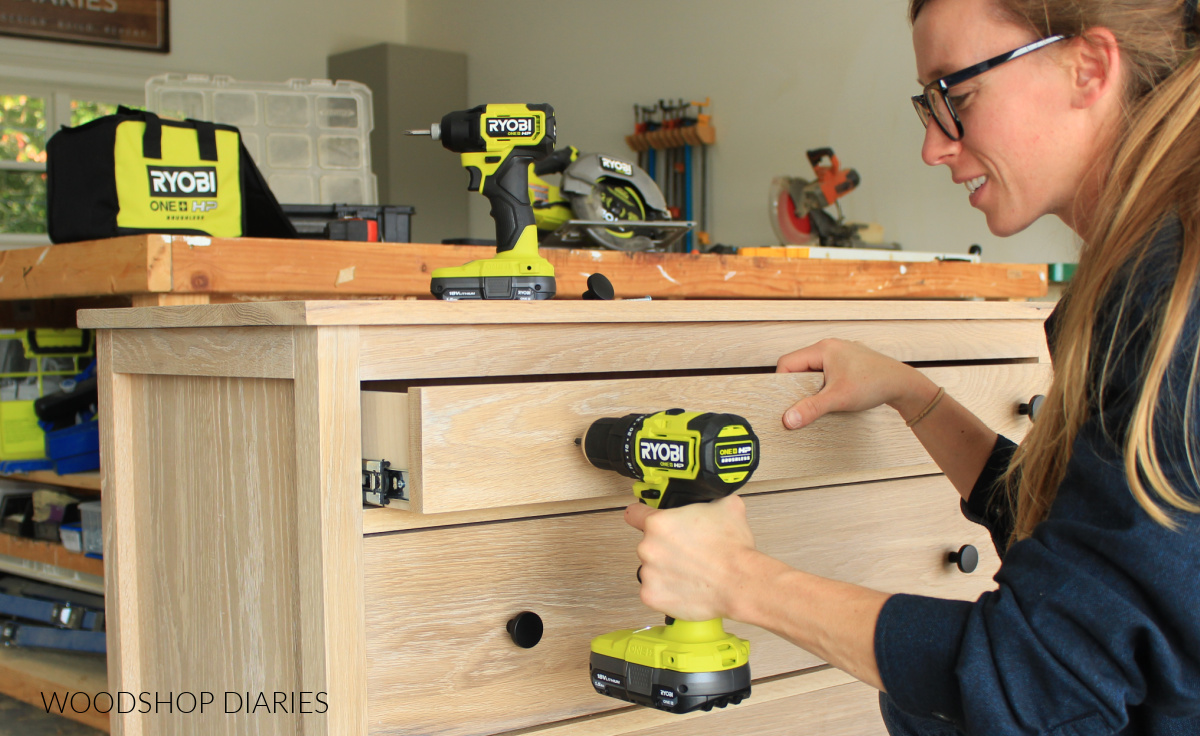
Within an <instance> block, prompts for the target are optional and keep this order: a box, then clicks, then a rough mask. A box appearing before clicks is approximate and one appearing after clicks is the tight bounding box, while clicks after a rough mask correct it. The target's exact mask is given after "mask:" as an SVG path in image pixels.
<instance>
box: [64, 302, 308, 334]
mask: <svg viewBox="0 0 1200 736" xmlns="http://www.w3.org/2000/svg"><path fill="white" fill-rule="evenodd" d="M77 320H78V324H79V326H80V327H83V328H87V329H102V328H118V329H123V328H150V327H244V326H250V325H300V324H304V303H303V302H271V303H258V302H255V303H247V304H197V305H191V306H169V307H142V308H138V309H134V308H127V309H81V310H79V313H78V314H77Z"/></svg>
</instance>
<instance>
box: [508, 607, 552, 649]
mask: <svg viewBox="0 0 1200 736" xmlns="http://www.w3.org/2000/svg"><path fill="white" fill-rule="evenodd" d="M543 631H544V627H543V626H542V617H541V616H539V615H537V614H536V613H534V612H533V611H522V612H520V613H518V614H517V615H516V616H513V617H512V618H511V619H509V621H508V635H509V636H511V637H512V640H513V644H516V645H517V646H519V647H521V648H522V649H531V648H533V647H535V646H537V643H538V642H539V641H541V640H542V632H543Z"/></svg>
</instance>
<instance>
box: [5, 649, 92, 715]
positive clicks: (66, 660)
mask: <svg viewBox="0 0 1200 736" xmlns="http://www.w3.org/2000/svg"><path fill="white" fill-rule="evenodd" d="M107 669H108V664H107V661H106V658H105V657H104V656H103V655H97V654H73V653H70V652H54V651H46V650H37V651H35V650H30V649H18V648H15V647H0V692H3V693H4V694H5V695H8V696H9V697H11V698H16V699H17V700H20V701H23V702H26V703H29V704H30V705H34V706H37V707H38V708H45V707H46V706H45V704H44V703H43V701H42V696H43V694H45V697H46V698H47V700H49V697H50V693H55V692H57V693H59V695H60V697H62V695H63V694H65V693H76V692H82V693H86V694H87V695H88V696H89V697H93V696H95V694H96V693H101V692H108V673H107ZM76 702H77V704H78V705H79V707H80V709H81V710H82V708H83V698H82V696H80V697H79V698H78V700H77V701H76ZM101 708H102V709H104V708H107V700H106V699H105V698H103V697H102V698H101ZM54 712H55V713H56V714H57V713H58V708H55V709H54ZM62 716H63V717H64V718H70V719H71V720H73V721H78V722H79V723H83V724H86V725H88V726H91V727H92V728H97V729H100V730H101V731H108V730H109V725H108V716H107V715H104V714H100V713H97V712H96V711H95V710H92V709H88V710H87V711H86V712H84V713H75V712H74V711H73V710H72V709H71V708H70V707H69V706H68V707H66V708H64V709H63V712H62Z"/></svg>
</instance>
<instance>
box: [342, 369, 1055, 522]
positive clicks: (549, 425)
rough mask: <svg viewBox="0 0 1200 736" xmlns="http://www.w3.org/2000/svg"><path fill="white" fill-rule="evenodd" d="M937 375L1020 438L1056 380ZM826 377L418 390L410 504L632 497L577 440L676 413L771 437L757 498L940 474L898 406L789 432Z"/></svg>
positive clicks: (980, 372)
mask: <svg viewBox="0 0 1200 736" xmlns="http://www.w3.org/2000/svg"><path fill="white" fill-rule="evenodd" d="M925 372H926V373H927V374H928V375H929V376H930V377H931V378H932V379H933V380H934V381H935V382H937V383H938V384H939V385H942V386H945V388H946V391H947V392H948V393H950V394H951V395H953V396H954V397H955V398H956V399H958V400H959V401H961V402H962V403H963V404H964V405H966V406H967V407H968V408H969V409H971V410H972V411H973V412H975V413H976V414H977V415H978V416H979V417H980V418H981V419H982V420H983V421H984V423H986V424H987V425H988V426H990V427H992V428H993V429H995V430H996V431H998V432H1000V433H1001V434H1004V435H1006V436H1008V437H1011V438H1013V439H1014V440H1016V439H1020V438H1021V437H1022V436H1024V434H1025V431H1026V429H1027V427H1028V425H1029V420H1028V419H1027V418H1026V417H1023V416H1021V415H1019V414H1018V413H1017V406H1018V405H1019V404H1020V403H1021V402H1023V401H1028V400H1029V397H1030V396H1031V395H1033V394H1035V393H1044V391H1045V389H1046V388H1047V387H1048V385H1049V382H1050V368H1049V366H1048V365H1046V364H1032V363H1029V364H1007V365H985V366H971V367H944V368H931V369H927V370H926V371H925ZM822 381H823V377H822V374H820V373H805V374H789V375H780V374H774V373H770V374H752V375H723V376H690V377H680V378H636V379H619V380H609V381H556V382H543V383H519V384H489V385H472V386H439V387H431V388H414V389H412V391H410V393H409V401H408V404H409V412H410V417H411V427H412V433H411V439H410V446H411V448H412V451H411V453H410V455H411V462H410V464H409V465H410V467H409V470H410V479H409V483H410V485H409V489H410V494H411V506H410V508H411V509H412V510H414V511H419V512H422V513H442V512H458V511H471V510H478V509H489V508H498V507H510V506H517V505H523V504H533V503H546V502H562V501H577V500H580V499H594V498H600V497H606V496H622V495H629V494H630V480H629V479H628V478H624V477H621V476H619V475H617V474H616V473H613V472H609V471H603V470H598V469H596V468H593V467H591V466H590V465H588V464H587V463H586V462H585V461H584V460H583V459H582V458H581V456H580V451H579V448H578V447H577V446H576V445H575V443H574V439H575V438H576V437H580V436H582V435H583V432H584V431H585V430H586V429H587V427H588V425H589V424H590V423H591V422H592V421H593V420H595V419H597V418H599V417H605V416H623V415H625V414H629V413H637V412H648V411H649V412H653V411H659V410H662V409H669V408H671V407H682V408H684V409H688V410H692V411H713V412H730V413H734V414H739V415H741V416H744V417H745V418H746V419H748V420H749V421H750V423H751V425H752V426H753V427H754V431H755V432H756V433H757V434H758V436H759V437H760V439H761V441H762V453H761V456H762V461H761V463H760V465H759V468H758V470H757V471H756V472H755V474H754V477H753V480H752V481H751V482H750V483H749V484H748V485H747V487H746V489H745V491H744V492H745V493H755V492H761V491H770V490H779V489H790V488H809V487H815V486H822V485H829V484H832V483H850V482H859V481H865V480H878V479H884V478H897V477H905V476H913V475H919V474H928V473H936V472H938V470H937V467H936V466H935V465H933V463H932V461H931V460H930V458H929V455H928V454H927V453H926V452H925V450H924V448H922V447H921V444H920V443H919V442H918V441H917V440H916V438H915V437H914V436H913V434H912V432H911V431H909V429H908V428H907V427H905V426H904V421H903V420H902V419H901V418H900V416H899V415H898V414H897V413H896V412H894V411H892V410H891V409H889V408H887V407H879V408H876V409H873V410H871V411H866V412H858V413H851V414H831V415H828V416H826V417H823V418H822V419H820V420H819V421H817V422H816V423H814V424H813V425H811V426H809V427H808V428H805V429H804V430H801V431H798V432H791V431H788V430H785V429H784V428H783V425H782V416H783V412H784V411H785V410H786V409H787V408H788V407H789V406H791V405H792V404H793V403H794V402H795V401H797V400H798V399H799V398H800V397H802V396H805V395H810V394H813V393H815V392H816V391H818V390H819V389H820V387H821V385H822ZM367 442H368V440H367V438H366V437H364V445H366V444H367Z"/></svg>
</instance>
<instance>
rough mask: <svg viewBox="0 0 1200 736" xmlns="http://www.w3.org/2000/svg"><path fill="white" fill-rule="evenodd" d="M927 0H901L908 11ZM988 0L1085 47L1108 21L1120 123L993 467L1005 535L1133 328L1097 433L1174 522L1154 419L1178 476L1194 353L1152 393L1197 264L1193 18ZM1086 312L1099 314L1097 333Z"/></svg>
mask: <svg viewBox="0 0 1200 736" xmlns="http://www.w3.org/2000/svg"><path fill="white" fill-rule="evenodd" d="M931 1H933V0H911V4H910V9H909V17H910V19H912V20H914V21H915V20H916V17H917V15H918V14H919V13H920V12H921V9H922V8H923V7H924V6H925V5H927V4H928V2H931ZM942 1H946V0H942ZM993 1H994V3H995V9H996V10H997V12H999V13H1000V14H1001V16H1002V17H1004V18H1005V19H1007V20H1010V21H1012V22H1014V23H1017V24H1020V25H1023V26H1026V27H1028V28H1030V29H1031V30H1032V31H1033V32H1034V33H1035V34H1036V35H1038V36H1050V35H1054V34H1060V33H1061V34H1071V35H1074V36H1077V37H1079V38H1080V39H1081V40H1082V41H1084V42H1087V43H1099V41H1097V40H1095V38H1094V36H1092V35H1091V34H1089V33H1088V31H1089V29H1093V28H1097V27H1103V28H1107V29H1109V30H1110V31H1112V33H1113V35H1114V36H1115V37H1116V39H1117V45H1118V47H1119V49H1120V54H1121V59H1122V66H1123V68H1124V70H1125V79H1124V91H1125V98H1124V117H1123V125H1122V127H1121V129H1120V130H1117V131H1115V132H1114V133H1113V145H1112V146H1111V147H1110V148H1109V150H1112V151H1113V156H1112V158H1111V159H1109V160H1103V161H1098V162H1096V166H1097V167H1100V168H1099V169H1098V170H1097V171H1094V172H1093V173H1094V174H1097V175H1098V176H1102V177H1103V179H1102V180H1103V181H1104V184H1103V186H1102V189H1101V192H1100V196H1099V201H1098V203H1097V204H1096V205H1095V207H1094V209H1093V212H1094V213H1095V214H1094V216H1093V217H1092V221H1091V223H1090V226H1089V227H1088V230H1087V232H1084V233H1081V235H1082V239H1083V246H1082V250H1081V252H1080V257H1079V267H1078V269H1077V271H1076V272H1075V275H1074V276H1073V277H1072V279H1071V283H1070V286H1069V287H1068V293H1067V298H1066V299H1064V300H1063V301H1062V302H1060V306H1059V309H1058V310H1057V311H1058V312H1060V314H1058V315H1057V316H1056V318H1055V319H1056V322H1057V324H1056V325H1055V333H1056V338H1057V339H1056V341H1055V355H1054V382H1053V384H1052V385H1051V388H1050V391H1049V392H1048V394H1047V395H1046V401H1045V403H1044V408H1043V410H1042V411H1041V413H1040V414H1039V415H1038V420H1037V422H1036V423H1034V425H1033V427H1032V429H1031V430H1030V432H1029V435H1028V436H1027V437H1026V439H1025V441H1024V442H1023V443H1022V444H1021V446H1020V448H1019V449H1018V451H1017V453H1016V455H1015V456H1014V458H1013V462H1012V465H1011V466H1010V468H1009V472H1008V474H1007V475H1006V476H1005V479H1006V481H1009V486H1010V490H1009V492H1010V495H1012V496H1014V498H1013V502H1014V504H1015V508H1016V519H1015V525H1014V529H1013V541H1016V540H1018V539H1024V538H1025V537H1028V536H1029V535H1030V534H1032V533H1033V529H1034V527H1035V526H1036V525H1037V524H1038V523H1039V522H1041V521H1042V520H1043V519H1045V518H1046V516H1047V515H1048V514H1049V511H1050V505H1051V504H1052V503H1053V501H1054V498H1055V496H1056V495H1057V492H1058V486H1059V484H1060V483H1061V482H1062V479H1063V477H1064V475H1065V473H1066V469H1067V463H1068V462H1069V460H1070V458H1071V452H1072V446H1073V445H1074V442H1075V438H1076V436H1077V435H1078V434H1079V431H1080V428H1081V427H1082V425H1083V423H1084V421H1085V420H1086V419H1087V418H1088V416H1089V413H1090V412H1100V411H1102V408H1103V407H1102V402H1103V397H1104V396H1105V393H1106V391H1105V389H1106V387H1107V386H1109V384H1110V381H1111V380H1112V378H1113V376H1114V372H1115V371H1116V369H1117V363H1118V362H1119V359H1120V357H1121V356H1122V351H1123V349H1124V347H1125V346H1124V345H1119V344H1117V339H1116V336H1117V335H1118V334H1121V333H1124V334H1133V333H1134V332H1136V331H1142V330H1144V331H1146V332H1145V334H1146V335H1148V336H1150V337H1149V340H1148V344H1149V350H1148V352H1147V354H1146V358H1145V360H1144V361H1143V362H1142V364H1141V366H1140V367H1141V375H1140V378H1141V381H1140V384H1138V385H1140V391H1139V393H1138V396H1137V398H1136V400H1135V409H1134V411H1133V414H1132V416H1131V417H1130V418H1129V422H1128V425H1127V426H1128V429H1127V430H1126V431H1125V433H1124V436H1121V437H1111V438H1110V439H1111V441H1113V442H1115V443H1116V444H1117V446H1118V447H1122V448H1123V456H1124V463H1125V468H1124V470H1125V476H1126V478H1127V479H1128V481H1129V485H1130V488H1131V489H1132V491H1133V495H1134V497H1135V498H1136V499H1137V502H1138V504H1139V505H1141V506H1142V508H1144V509H1145V510H1146V512H1147V513H1148V514H1150V516H1151V517H1152V518H1154V519H1155V521H1157V522H1158V523H1160V524H1162V525H1163V526H1166V527H1168V528H1176V527H1177V526H1178V522H1177V520H1176V518H1175V516H1174V513H1173V512H1174V510H1180V511H1185V512H1192V513H1196V512H1200V503H1198V500H1200V499H1196V498H1188V497H1186V496H1185V495H1184V494H1183V493H1181V492H1180V489H1179V488H1178V487H1176V483H1177V482H1178V476H1176V480H1175V481H1173V480H1172V479H1171V478H1170V477H1169V476H1170V475H1171V474H1169V473H1168V472H1167V471H1166V470H1165V469H1164V464H1163V459H1164V458H1162V457H1160V454H1161V453H1162V451H1163V449H1164V445H1163V444H1161V443H1160V442H1159V440H1160V439H1161V438H1160V437H1159V436H1158V435H1159V432H1158V429H1159V428H1160V427H1162V426H1164V424H1167V426H1174V427H1180V429H1181V430H1182V435H1183V442H1182V444H1181V445H1179V446H1178V447H1175V446H1172V447H1170V448H1168V449H1167V451H1168V452H1169V453H1170V455H1171V457H1170V458H1168V460H1169V461H1170V464H1171V466H1172V467H1179V466H1181V465H1182V466H1186V468H1187V471H1186V474H1185V476H1184V479H1188V480H1192V481H1195V480H1196V479H1197V478H1198V476H1197V457H1198V456H1200V453H1197V451H1196V440H1197V438H1196V437H1195V436H1193V433H1192V425H1193V421H1194V420H1195V417H1193V416H1192V407H1193V406H1194V403H1195V402H1194V400H1193V398H1194V395H1195V391H1196V390H1197V378H1198V375H1197V363H1198V361H1200V355H1198V354H1197V353H1196V351H1195V350H1193V354H1192V355H1191V358H1192V360H1191V365H1190V371H1188V372H1187V375H1186V376H1175V375H1172V376H1171V377H1170V380H1171V381H1172V382H1174V381H1176V380H1179V379H1180V378H1183V379H1184V380H1186V385H1187V401H1186V402H1185V404H1184V406H1182V407H1180V406H1177V405H1174V404H1171V403H1169V402H1162V401H1161V398H1160V393H1161V391H1162V389H1163V385H1164V382H1165V381H1166V380H1167V378H1168V368H1169V367H1170V366H1171V361H1172V356H1173V355H1174V353H1175V350H1176V347H1177V345H1178V344H1179V341H1180V336H1181V334H1182V333H1183V331H1184V327H1185V323H1186V319H1187V316H1188V311H1189V307H1190V306H1191V303H1192V300H1193V289H1194V287H1195V285H1196V281H1197V274H1198V273H1200V55H1197V54H1196V53H1194V52H1193V50H1192V49H1191V48H1190V47H1189V46H1190V40H1191V34H1192V33H1193V29H1192V28H1190V27H1189V28H1186V29H1185V18H1186V19H1187V20H1189V21H1194V20H1195V19H1194V17H1193V16H1192V14H1191V11H1190V10H1189V9H1188V8H1187V4H1188V3H1187V0H1090V1H1089V0H993ZM1172 213H1174V214H1177V215H1178V216H1179V219H1180V222H1181V224H1182V249H1181V256H1182V257H1181V261H1180V263H1179V268H1178V272H1177V273H1176V275H1175V278H1174V281H1173V283H1172V284H1171V285H1170V289H1169V291H1168V292H1165V293H1164V295H1163V297H1162V298H1161V299H1158V300H1156V301H1155V302H1154V303H1153V304H1151V305H1150V306H1149V309H1148V310H1144V311H1143V310H1142V309H1141V308H1140V307H1139V306H1138V304H1139V303H1138V300H1137V297H1138V296H1139V295H1138V294H1135V293H1132V289H1130V288H1128V287H1129V285H1130V284H1131V283H1134V282H1135V281H1136V279H1132V278H1131V277H1130V274H1131V273H1133V272H1137V271H1138V270H1140V269H1141V267H1143V266H1144V265H1146V260H1147V255H1148V249H1149V246H1150V244H1151V241H1152V240H1153V237H1152V236H1153V235H1154V233H1155V232H1156V231H1157V230H1158V228H1160V227H1161V226H1162V225H1163V223H1164V220H1165V219H1166V218H1167V217H1168V216H1169V215H1170V214H1172ZM1144 280H1145V279H1143V281H1144ZM1143 296H1144V295H1143ZM1105 310H1107V311H1105ZM1099 318H1103V319H1105V323H1104V327H1105V328H1106V329H1105V330H1104V331H1103V332H1102V333H1101V334H1097V321H1098V319H1099ZM1172 388H1173V389H1174V387H1172ZM1101 418H1102V419H1103V416H1102V417H1101ZM1105 429H1106V434H1107V431H1108V429H1109V428H1107V427H1106V428H1105ZM1016 479H1019V480H1016ZM1014 486H1015V488H1014Z"/></svg>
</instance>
